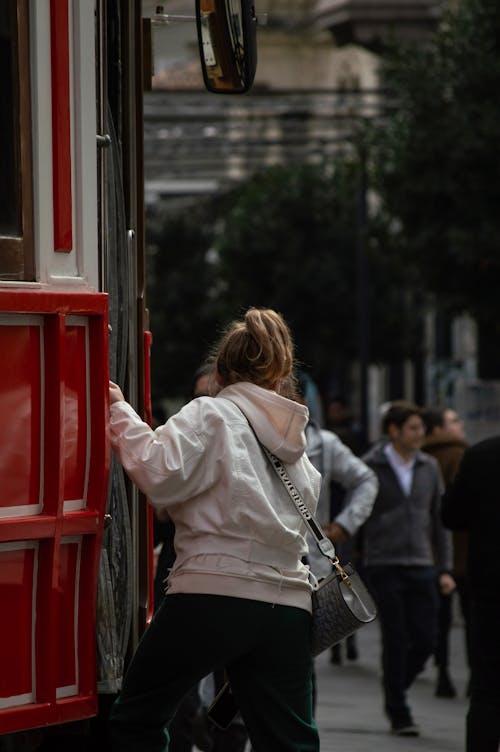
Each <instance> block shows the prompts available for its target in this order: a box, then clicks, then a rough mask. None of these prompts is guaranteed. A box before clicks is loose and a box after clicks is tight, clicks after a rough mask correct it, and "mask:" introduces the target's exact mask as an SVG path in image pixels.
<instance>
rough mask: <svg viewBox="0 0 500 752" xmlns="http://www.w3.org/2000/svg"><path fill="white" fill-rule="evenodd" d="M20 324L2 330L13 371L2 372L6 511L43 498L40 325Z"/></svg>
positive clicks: (0, 465) (0, 497) (1, 462)
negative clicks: (5, 437)
mask: <svg viewBox="0 0 500 752" xmlns="http://www.w3.org/2000/svg"><path fill="white" fill-rule="evenodd" d="M15 321H18V319H13V323H12V325H9V326H3V327H1V329H0V352H2V353H8V368H6V367H5V366H4V367H3V368H1V369H0V415H1V416H2V423H3V425H4V426H5V427H6V429H7V426H8V433H7V435H8V437H9V441H8V442H6V443H5V445H4V447H3V450H2V452H0V477H1V478H2V483H1V484H0V509H2V510H3V511H4V512H6V511H7V510H8V509H9V508H15V507H23V506H24V507H27V506H29V505H35V504H38V503H39V500H40V498H39V497H40V480H41V479H40V470H41V450H42V441H41V418H40V416H41V378H42V375H41V361H40V358H41V352H40V346H41V344H40V325H39V324H38V325H37V324H23V325H22V324H21V323H18V324H16V323H14V322H15ZM19 374H22V376H23V378H22V379H20V378H19ZM18 514H19V513H18Z"/></svg>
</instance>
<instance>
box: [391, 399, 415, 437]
mask: <svg viewBox="0 0 500 752" xmlns="http://www.w3.org/2000/svg"><path fill="white" fill-rule="evenodd" d="M413 415H418V416H419V417H422V408H420V407H419V406H418V405H414V404H413V402H405V401H404V400H396V401H395V402H392V403H391V405H390V407H389V409H388V410H387V412H386V413H385V414H384V417H383V418H382V432H383V433H387V429H388V428H389V426H390V425H395V426H397V427H398V428H401V426H402V425H403V423H406V421H407V420H408V418H411V417H412V416H413Z"/></svg>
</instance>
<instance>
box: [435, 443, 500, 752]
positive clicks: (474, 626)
mask: <svg viewBox="0 0 500 752" xmlns="http://www.w3.org/2000/svg"><path fill="white" fill-rule="evenodd" d="M499 466H500V436H496V437H494V438H491V439H486V440H485V441H481V442H479V444H475V445H474V446H472V447H470V448H469V449H467V450H466V451H465V454H464V457H463V460H462V462H461V465H460V468H459V470H458V473H457V476H456V478H455V481H454V483H453V484H452V486H451V488H450V489H449V490H448V491H447V493H446V494H445V497H444V499H443V509H442V515H443V522H444V524H445V525H446V526H447V527H449V528H451V529H452V530H467V531H468V533H469V548H468V557H467V577H468V580H469V591H470V596H471V671H472V681H471V697H470V705H469V712H468V714H467V732H466V736H467V743H466V752H498V749H499V745H500V498H499V497H500V493H499V488H498V477H499V476H498V472H499Z"/></svg>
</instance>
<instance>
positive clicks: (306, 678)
mask: <svg viewBox="0 0 500 752" xmlns="http://www.w3.org/2000/svg"><path fill="white" fill-rule="evenodd" d="M309 632H310V615H309V614H308V613H307V612H306V611H304V610H303V609H299V608H291V607H289V606H273V605H272V604H269V603H263V602H261V601H252V600H247V599H244V598H229V597H225V596H218V595H187V594H186V595H184V594H176V595H168V596H167V597H166V598H165V601H164V603H163V604H162V606H161V607H160V609H159V611H158V612H157V613H156V615H155V617H154V619H153V621H152V623H151V625H150V626H149V628H148V629H147V631H146V633H145V634H144V636H143V638H142V640H141V642H140V644H139V647H138V648H137V652H136V653H135V655H134V658H133V660H132V663H131V665H130V667H129V669H128V672H127V674H126V676H125V679H124V685H123V689H122V692H121V695H120V697H119V699H118V700H117V702H116V703H115V705H114V707H113V709H112V712H111V716H110V731H111V738H112V741H113V747H112V749H113V750H114V752H165V751H166V750H168V731H167V729H168V724H169V722H170V721H171V719H172V717H173V716H174V714H175V710H176V708H177V706H178V704H179V702H180V700H181V699H182V697H183V696H184V695H185V694H186V692H187V691H188V690H189V689H190V688H191V687H193V686H194V685H196V684H197V682H198V681H200V679H202V678H203V677H204V676H206V675H207V674H209V673H211V672H212V671H213V670H214V669H218V668H223V667H225V668H226V670H227V673H228V676H229V679H230V681H231V686H232V689H233V693H234V695H235V697H236V700H237V702H238V705H239V708H240V711H241V714H242V716H243V720H244V722H245V725H246V727H247V730H248V733H249V736H250V739H251V743H252V748H253V750H254V751H255V752H317V751H318V750H319V738H318V732H317V729H316V726H315V724H314V720H313V715H312V684H311V672H312V658H311V653H310V649H309Z"/></svg>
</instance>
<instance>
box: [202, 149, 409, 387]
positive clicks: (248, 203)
mask: <svg viewBox="0 0 500 752" xmlns="http://www.w3.org/2000/svg"><path fill="white" fill-rule="evenodd" d="M359 200H360V180H359V162H358V160H357V159H356V158H350V159H347V158H344V159H342V160H339V161H337V162H336V163H335V165H333V164H326V165H323V166H312V165H302V166H297V165H294V166H288V167H272V168H269V169H268V170H266V171H264V172H262V173H260V174H258V175H255V176H254V177H253V178H252V179H251V180H250V181H248V182H247V183H245V184H244V185H242V186H240V187H239V188H237V189H236V190H235V191H234V192H233V193H232V194H231V195H230V196H228V197H226V203H225V207H224V221H223V223H222V224H221V229H220V232H219V234H218V241H217V242H216V247H217V250H218V253H219V255H220V260H219V262H220V278H221V287H220V296H221V308H222V307H223V308H224V310H225V312H226V317H227V318H231V317H233V316H235V315H239V314H240V313H241V311H242V309H245V308H246V307H248V306H250V305H255V306H269V307H273V308H276V309H277V310H279V311H280V312H281V313H282V314H283V315H284V316H285V318H286V320H287V321H288V322H289V324H290V326H291V328H292V330H293V333H294V337H295V340H296V344H297V354H298V357H299V360H300V361H301V362H302V363H304V364H305V365H306V366H309V367H311V368H312V369H313V373H314V376H315V377H316V378H317V379H318V381H319V383H320V385H321V386H323V385H325V384H326V383H327V381H328V378H329V377H330V375H331V373H332V371H333V370H334V369H337V368H339V366H341V365H342V364H346V363H350V362H352V361H353V360H355V359H356V358H357V355H358V348H359V328H358V314H357V310H358V308H357V294H358V272H357V260H356V254H357V244H358V227H357V224H356V222H357V208H358V204H359ZM368 222H369V225H368V227H367V228H366V237H367V243H366V253H367V256H368V263H369V270H370V271H369V274H370V277H369V282H370V284H369V294H370V303H369V305H370V313H371V317H370V318H371V338H370V339H371V357H372V359H374V360H377V359H378V360H400V359H402V358H403V357H406V356H409V355H410V354H414V353H415V346H416V342H417V331H418V320H417V319H418V317H417V316H415V313H414V311H412V298H411V293H410V284H407V283H408V278H407V275H406V270H405V269H403V268H402V267H401V264H400V263H399V262H397V263H395V262H394V259H395V258H396V257H395V255H394V254H388V255H386V253H385V250H386V246H387V244H388V243H390V242H391V240H390V238H391V235H390V232H389V226H388V224H387V223H386V222H383V221H381V220H380V219H378V218H377V217H370V218H369V220H368ZM405 282H406V284H405Z"/></svg>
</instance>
